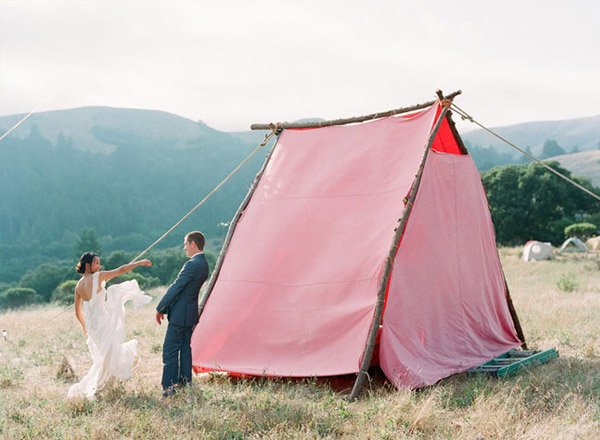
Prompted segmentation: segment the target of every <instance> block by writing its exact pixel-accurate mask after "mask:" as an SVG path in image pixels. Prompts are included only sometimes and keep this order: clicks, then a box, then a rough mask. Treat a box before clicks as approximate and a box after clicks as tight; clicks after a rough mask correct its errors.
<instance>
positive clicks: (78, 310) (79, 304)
mask: <svg viewBox="0 0 600 440" xmlns="http://www.w3.org/2000/svg"><path fill="white" fill-rule="evenodd" d="M75 317H76V318H77V321H79V323H80V324H81V327H82V328H83V335H84V336H87V329H86V328H85V319H84V318H83V300H82V299H81V297H80V296H79V295H77V292H75Z"/></svg>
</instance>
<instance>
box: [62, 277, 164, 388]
mask: <svg viewBox="0 0 600 440" xmlns="http://www.w3.org/2000/svg"><path fill="white" fill-rule="evenodd" d="M98 275H99V274H98V272H96V273H95V274H93V275H92V297H91V299H90V300H89V301H84V302H83V313H84V317H85V323H86V328H87V332H88V339H87V345H88V348H89V350H90V354H91V356H92V367H91V368H90V370H89V371H88V372H87V374H86V375H85V376H84V377H83V379H81V381H80V382H79V383H76V384H73V385H71V387H70V388H69V392H68V394H67V397H68V398H76V397H84V398H87V399H93V398H94V396H95V394H96V392H97V391H99V390H100V389H102V386H104V385H105V384H106V381H107V380H108V379H109V378H110V377H111V376H114V377H116V378H118V379H129V378H130V377H131V371H132V369H133V366H134V362H135V360H136V358H137V340H135V339H132V340H130V341H127V342H124V341H125V307H124V305H125V303H126V302H127V301H133V304H134V307H136V306H141V305H143V304H147V303H149V302H150V301H151V299H152V298H151V297H149V296H148V295H144V292H142V291H141V290H140V288H139V286H138V283H137V281H135V280H131V281H125V282H123V283H120V284H115V285H112V286H110V287H109V288H108V289H106V288H105V283H104V282H103V283H102V286H100V290H98Z"/></svg>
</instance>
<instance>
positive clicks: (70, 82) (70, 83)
mask: <svg viewBox="0 0 600 440" xmlns="http://www.w3.org/2000/svg"><path fill="white" fill-rule="evenodd" d="M129 32H131V31H125V32H124V33H123V34H121V36H120V37H119V38H117V39H116V40H115V41H114V42H113V43H112V44H110V45H109V46H107V47H106V48H105V49H104V50H103V51H102V52H100V54H99V55H97V56H96V57H95V58H93V59H92V60H91V61H89V62H88V63H87V64H86V65H85V66H84V67H83V68H82V69H81V70H80V72H79V73H78V74H77V75H76V76H75V77H74V78H70V79H66V80H65V81H64V82H63V84H62V85H60V86H58V87H57V88H56V89H55V90H54V91H53V92H51V93H50V94H49V95H48V96H47V97H46V99H44V100H43V101H42V102H41V103H39V104H38V105H37V106H35V107H34V109H33V110H31V111H30V112H29V113H27V114H26V115H25V116H23V117H22V118H21V119H20V120H19V121H18V122H17V123H16V124H15V125H13V126H12V127H11V128H9V129H8V130H7V131H6V132H4V133H3V134H2V135H1V136H0V142H2V140H3V139H4V138H5V137H7V136H8V135H9V134H11V133H12V132H13V131H14V130H16V129H17V127H19V126H20V125H21V124H22V123H23V122H25V121H26V120H27V119H29V117H30V116H31V115H33V114H34V113H37V111H38V110H39V109H40V108H41V107H43V106H44V105H46V104H47V103H48V102H50V101H51V100H52V99H53V98H54V97H55V96H56V95H58V94H59V93H61V92H62V91H63V90H64V89H66V88H67V87H69V86H73V85H74V84H76V83H77V82H78V81H79V79H80V78H81V77H82V76H83V75H84V74H85V73H86V72H87V70H88V69H89V68H90V67H92V66H93V65H94V64H95V63H96V62H98V60H100V59H101V58H102V57H104V56H105V55H106V54H107V53H108V52H110V51H111V50H112V49H113V48H114V47H116V46H117V45H118V44H120V43H121V42H122V41H123V39H124V38H125V36H126V35H127V34H128V33H129Z"/></svg>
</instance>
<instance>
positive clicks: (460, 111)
mask: <svg viewBox="0 0 600 440" xmlns="http://www.w3.org/2000/svg"><path fill="white" fill-rule="evenodd" d="M452 109H453V110H454V111H455V112H456V113H458V114H459V115H460V116H461V118H462V119H463V120H468V121H470V122H471V123H473V124H475V125H477V126H479V127H481V128H482V129H484V130H485V131H487V132H488V133H490V134H491V135H492V136H495V137H497V138H498V139H500V140H501V141H502V142H504V143H506V144H508V145H510V146H511V147H513V148H514V149H515V150H517V151H518V152H519V153H521V154H523V155H524V156H525V157H527V158H528V159H529V160H531V161H532V162H536V163H539V164H540V165H542V166H543V167H544V168H546V169H547V170H548V171H550V172H551V173H553V174H555V175H557V176H558V177H560V178H561V179H563V180H565V181H567V182H568V183H570V184H571V185H573V186H574V187H575V188H577V189H579V190H581V191H583V192H585V193H586V194H588V195H590V196H592V197H593V198H595V199H596V200H598V201H599V202H600V196H599V195H598V194H595V193H594V192H592V191H590V190H589V189H587V188H586V187H584V186H582V185H580V184H579V183H577V182H575V181H574V180H573V179H571V178H569V177H567V176H565V175H564V174H562V173H561V172H559V171H556V170H555V169H554V168H552V167H551V166H549V165H548V164H546V163H545V162H543V161H542V160H540V159H538V158H537V157H534V156H532V155H531V154H529V153H528V152H527V151H525V150H523V149H522V148H520V147H518V146H517V145H515V144H513V143H512V142H510V141H509V140H507V139H505V138H504V137H502V136H500V135H499V134H498V133H495V132H493V131H492V130H490V129H489V128H487V127H486V126H484V125H482V124H480V123H479V122H478V121H476V120H475V119H474V118H473V117H472V116H471V115H469V114H468V113H467V112H465V111H464V110H463V109H461V108H460V107H459V106H457V105H456V104H454V103H452Z"/></svg>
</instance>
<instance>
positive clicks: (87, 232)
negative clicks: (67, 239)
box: [75, 228, 102, 258]
mask: <svg viewBox="0 0 600 440" xmlns="http://www.w3.org/2000/svg"><path fill="white" fill-rule="evenodd" d="M101 251H102V247H101V246H100V240H98V236H97V235H96V231H94V230H93V229H91V228H88V229H84V230H83V231H81V233H80V234H79V237H77V242H76V243H75V258H79V257H81V255H83V254H84V253H86V252H94V253H96V254H100V253H101Z"/></svg>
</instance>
